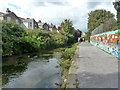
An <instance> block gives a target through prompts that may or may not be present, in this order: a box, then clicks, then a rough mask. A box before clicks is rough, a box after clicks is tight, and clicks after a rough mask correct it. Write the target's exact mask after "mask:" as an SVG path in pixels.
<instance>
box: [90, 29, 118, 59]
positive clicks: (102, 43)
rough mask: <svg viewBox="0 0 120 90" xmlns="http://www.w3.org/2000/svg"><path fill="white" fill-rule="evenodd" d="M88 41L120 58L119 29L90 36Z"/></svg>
mask: <svg viewBox="0 0 120 90" xmlns="http://www.w3.org/2000/svg"><path fill="white" fill-rule="evenodd" d="M90 43H91V44H93V45H95V46H98V47H99V48H101V49H102V50H104V51H106V52H108V53H110V54H112V55H114V56H116V57H118V58H119V59H120V30H116V31H111V32H105V33H101V34H97V35H94V36H91V37H90Z"/></svg>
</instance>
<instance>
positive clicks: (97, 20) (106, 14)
mask: <svg viewBox="0 0 120 90" xmlns="http://www.w3.org/2000/svg"><path fill="white" fill-rule="evenodd" d="M88 15H89V18H88V30H89V31H93V30H94V29H95V28H97V27H98V26H99V25H101V24H102V23H104V22H106V21H107V20H108V18H112V17H114V14H113V13H111V12H110V11H106V10H103V9H101V10H95V11H91V12H90V13H89V14H88Z"/></svg>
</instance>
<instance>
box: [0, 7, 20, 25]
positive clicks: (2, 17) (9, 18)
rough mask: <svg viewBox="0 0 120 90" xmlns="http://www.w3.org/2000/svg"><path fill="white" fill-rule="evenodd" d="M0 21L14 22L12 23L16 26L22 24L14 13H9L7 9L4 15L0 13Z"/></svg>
mask: <svg viewBox="0 0 120 90" xmlns="http://www.w3.org/2000/svg"><path fill="white" fill-rule="evenodd" d="M0 20H5V21H8V22H14V23H17V24H21V23H22V21H21V19H20V18H19V17H18V16H17V15H16V14H15V13H14V12H11V11H10V10H9V8H7V10H6V12H5V13H3V12H0Z"/></svg>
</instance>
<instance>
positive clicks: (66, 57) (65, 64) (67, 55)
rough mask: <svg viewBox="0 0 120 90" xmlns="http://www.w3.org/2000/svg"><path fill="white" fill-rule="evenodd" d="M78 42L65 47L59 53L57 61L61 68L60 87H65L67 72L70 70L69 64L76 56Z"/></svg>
mask: <svg viewBox="0 0 120 90" xmlns="http://www.w3.org/2000/svg"><path fill="white" fill-rule="evenodd" d="M77 46H78V43H75V44H73V45H72V47H70V48H66V49H65V51H64V52H62V55H61V61H59V66H58V67H61V68H62V69H63V71H62V85H61V88H66V84H67V79H68V77H69V72H70V70H71V65H72V64H73V62H74V59H75V57H76V55H77V54H76V51H78V47H77Z"/></svg>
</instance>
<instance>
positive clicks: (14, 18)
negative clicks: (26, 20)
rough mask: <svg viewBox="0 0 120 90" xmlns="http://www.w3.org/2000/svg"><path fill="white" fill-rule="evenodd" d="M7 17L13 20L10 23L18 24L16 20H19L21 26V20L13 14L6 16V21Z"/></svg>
mask: <svg viewBox="0 0 120 90" xmlns="http://www.w3.org/2000/svg"><path fill="white" fill-rule="evenodd" d="M7 17H10V18H11V21H10V22H14V23H16V19H18V23H19V24H20V23H21V21H20V20H19V18H17V17H16V16H15V15H14V14H13V13H10V14H6V15H5V16H4V19H5V20H6V21H7Z"/></svg>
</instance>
